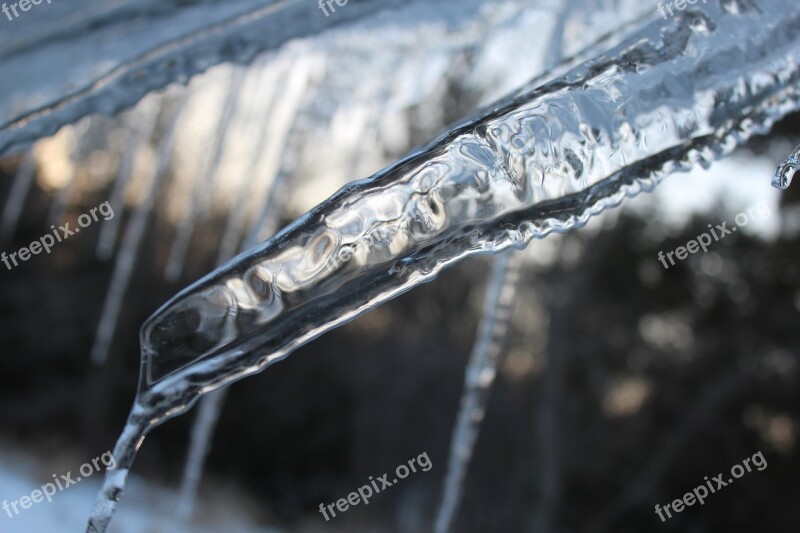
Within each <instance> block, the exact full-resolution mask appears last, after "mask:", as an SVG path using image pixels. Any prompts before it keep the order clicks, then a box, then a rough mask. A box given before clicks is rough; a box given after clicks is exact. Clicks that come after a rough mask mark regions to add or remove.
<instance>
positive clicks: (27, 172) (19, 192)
mask: <svg viewBox="0 0 800 533" xmlns="http://www.w3.org/2000/svg"><path fill="white" fill-rule="evenodd" d="M35 176H36V159H35V158H34V156H33V150H29V151H28V152H26V153H25V155H24V156H22V161H20V163H19V166H18V167H17V174H16V176H15V177H14V184H13V185H12V186H11V191H10V192H9V194H8V199H7V200H6V205H5V208H4V209H3V218H2V222H0V241H3V242H6V241H8V239H10V238H11V236H12V235H13V234H14V230H15V229H16V228H17V223H18V222H19V217H20V216H21V215H22V210H23V208H24V207H25V199H26V198H27V197H28V193H29V192H30V190H31V185H33V178H34V177H35Z"/></svg>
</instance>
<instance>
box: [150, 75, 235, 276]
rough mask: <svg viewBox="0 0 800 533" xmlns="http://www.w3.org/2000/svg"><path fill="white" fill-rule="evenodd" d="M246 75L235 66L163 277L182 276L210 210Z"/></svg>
mask: <svg viewBox="0 0 800 533" xmlns="http://www.w3.org/2000/svg"><path fill="white" fill-rule="evenodd" d="M243 77H244V69H242V68H240V67H233V72H232V73H231V80H230V85H229V88H228V95H227V97H226V98H225V103H224V104H223V108H222V112H221V115H220V120H219V123H218V125H217V129H216V131H215V132H214V135H213V137H212V138H211V140H210V145H211V156H210V158H209V160H208V166H206V167H205V168H203V169H202V170H201V171H200V172H199V173H198V174H197V177H198V179H201V180H203V182H202V183H198V184H196V185H195V186H194V187H193V193H192V199H191V203H190V207H189V213H188V214H187V216H186V218H184V219H183V220H182V221H181V223H180V225H179V226H178V231H177V233H176V234H175V239H174V240H173V241H172V246H171V247H170V251H169V256H168V259H167V266H166V269H165V271H164V277H165V278H166V279H167V280H168V281H170V282H174V281H177V280H178V278H180V276H181V273H182V272H183V265H184V263H185V261H186V254H187V252H188V251H189V245H190V244H191V240H192V234H193V233H194V228H195V224H196V223H197V220H198V218H200V217H201V216H202V215H203V214H204V213H206V211H207V210H208V204H209V203H210V192H209V189H210V188H211V187H213V182H214V178H215V177H216V176H217V173H218V172H219V167H220V162H221V161H222V155H223V152H224V147H225V142H224V141H225V139H226V138H227V135H228V133H229V131H230V128H231V123H232V122H233V118H234V116H235V114H236V108H237V106H238V101H239V99H240V98H241V96H242V79H243Z"/></svg>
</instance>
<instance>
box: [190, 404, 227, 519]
mask: <svg viewBox="0 0 800 533" xmlns="http://www.w3.org/2000/svg"><path fill="white" fill-rule="evenodd" d="M227 397H228V389H222V390H219V391H216V392H213V393H211V394H209V395H208V396H206V397H205V398H203V399H202V400H201V401H200V408H199V409H198V410H197V418H196V419H195V421H194V424H193V425H192V437H191V443H190V446H189V455H188V457H187V458H186V464H185V465H184V467H183V482H182V484H181V491H180V495H179V497H178V518H180V519H181V520H189V518H191V516H192V513H193V512H194V503H195V501H196V500H197V490H198V489H199V487H200V479H201V478H202V476H203V468H204V466H205V461H206V456H207V455H208V452H209V450H210V449H211V439H212V438H213V436H214V430H215V429H216V428H217V420H218V419H219V413H220V411H221V410H222V406H223V405H225V398H227Z"/></svg>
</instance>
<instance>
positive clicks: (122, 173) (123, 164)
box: [95, 99, 158, 260]
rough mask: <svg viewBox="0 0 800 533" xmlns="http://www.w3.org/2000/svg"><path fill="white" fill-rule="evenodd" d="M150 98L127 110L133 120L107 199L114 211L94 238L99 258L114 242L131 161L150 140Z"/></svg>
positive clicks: (152, 120) (155, 114)
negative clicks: (132, 109) (113, 214)
mask: <svg viewBox="0 0 800 533" xmlns="http://www.w3.org/2000/svg"><path fill="white" fill-rule="evenodd" d="M154 104H155V101H154V100H153V99H149V100H145V101H144V102H143V104H142V105H141V106H140V107H139V109H137V110H134V111H132V112H131V113H130V116H129V120H130V121H131V122H132V123H133V124H132V125H131V127H130V133H129V139H128V145H127V146H126V147H125V148H124V151H123V154H122V157H121V158H120V163H119V169H118V171H117V177H116V179H115V180H114V186H113V187H112V189H111V196H110V197H109V203H110V204H111V207H112V208H113V209H114V212H115V213H117V214H118V216H115V217H114V218H112V219H111V220H109V221H108V222H107V223H105V224H103V225H102V227H101V228H100V237H99V238H98V241H97V249H96V250H95V254H96V255H97V257H98V258H99V259H104V260H105V259H109V258H110V257H111V255H112V254H113V253H114V246H115V245H116V242H117V234H118V233H119V225H120V223H121V221H122V216H120V215H121V214H122V213H123V211H124V210H125V194H126V192H127V190H128V184H129V183H130V180H131V177H132V176H133V165H134V161H135V158H136V156H137V154H139V153H140V150H141V149H142V147H143V146H146V145H147V144H148V143H149V142H150V138H151V137H152V135H153V132H154V131H155V127H156V121H157V119H158V109H157V107H156V105H154Z"/></svg>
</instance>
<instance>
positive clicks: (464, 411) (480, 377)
mask: <svg viewBox="0 0 800 533" xmlns="http://www.w3.org/2000/svg"><path fill="white" fill-rule="evenodd" d="M523 257H524V255H523V254H522V253H520V252H516V251H513V250H512V251H509V252H507V253H504V254H502V255H500V256H499V257H497V258H495V260H494V261H493V262H492V273H491V277H490V278H489V284H488V285H487V287H486V296H485V300H484V305H483V316H482V317H481V323H480V327H479V329H478V337H477V339H476V340H475V345H474V346H473V348H472V354H471V355H470V358H469V363H468V364H467V370H466V374H465V378H464V391H463V393H462V395H461V406H460V407H459V411H458V417H457V419H456V424H455V427H454V428H453V436H452V438H451V441H450V457H449V462H448V465H447V475H446V477H445V480H444V488H443V490H442V500H441V503H440V504H439V509H438V511H437V514H436V522H435V526H434V531H435V532H436V533H447V532H448V531H450V527H451V525H452V523H453V518H454V517H455V513H456V511H457V510H458V506H459V504H460V503H461V496H462V494H463V490H464V489H463V487H464V479H465V477H466V474H467V468H468V467H469V463H470V461H471V460H472V453H473V449H474V447H475V441H476V440H477V438H478V433H479V432H480V428H481V423H482V422H483V417H484V415H485V414H486V406H487V404H488V401H489V395H490V393H491V390H492V384H493V383H494V379H495V376H496V375H497V368H498V363H499V361H500V355H501V353H502V351H503V348H504V341H505V339H506V337H507V334H508V330H509V328H510V327H511V317H512V313H513V310H514V303H515V302H516V294H517V290H516V289H517V287H516V286H517V282H518V281H519V276H520V270H521V268H522V264H523Z"/></svg>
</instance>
